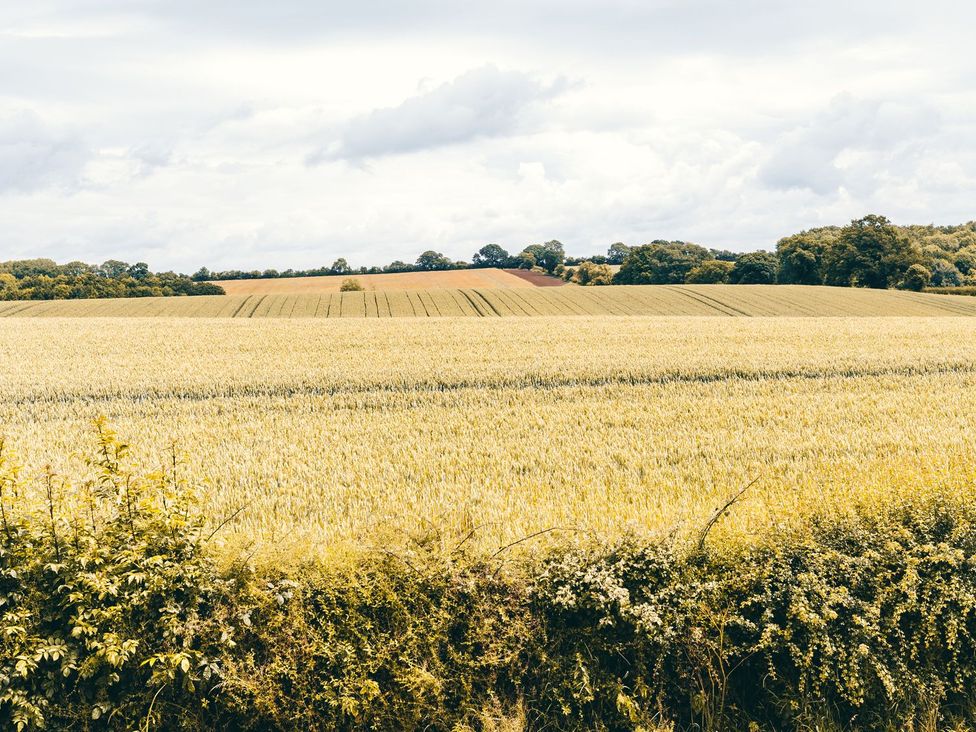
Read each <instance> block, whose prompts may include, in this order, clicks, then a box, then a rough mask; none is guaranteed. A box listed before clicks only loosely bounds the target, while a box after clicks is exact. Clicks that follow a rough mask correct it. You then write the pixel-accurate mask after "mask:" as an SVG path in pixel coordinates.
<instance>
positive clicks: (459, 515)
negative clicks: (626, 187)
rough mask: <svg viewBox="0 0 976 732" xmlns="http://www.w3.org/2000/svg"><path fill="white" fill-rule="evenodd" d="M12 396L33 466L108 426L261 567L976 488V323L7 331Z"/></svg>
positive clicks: (3, 382)
mask: <svg viewBox="0 0 976 732" xmlns="http://www.w3.org/2000/svg"><path fill="white" fill-rule="evenodd" d="M746 292H748V290H746ZM853 294H859V293H853ZM933 297H937V298H938V301H939V302H947V301H948V300H947V297H946V296H933ZM688 299H689V301H690V298H688ZM894 299H896V300H904V301H905V302H908V303H915V302H924V301H925V299H924V298H916V297H912V296H900V295H899V296H898V297H897V298H894ZM0 393H2V394H3V399H2V401H0V433H2V434H5V435H6V437H7V439H8V444H10V445H12V446H14V447H15V448H16V449H17V450H18V452H19V454H20V459H21V460H22V462H23V463H24V465H25V466H26V470H27V471H28V472H31V471H33V472H34V473H36V472H37V471H40V470H41V469H42V468H43V466H45V465H47V464H49V463H50V464H51V465H52V467H53V468H54V469H55V470H58V471H67V470H68V468H69V467H70V466H71V465H72V462H71V460H72V459H71V458H70V456H71V455H72V454H75V453H76V452H77V450H78V446H79V444H85V439H86V437H85V436H86V435H87V434H88V433H89V429H90V424H91V420H92V419H93V418H94V417H95V416H96V415H99V414H104V415H106V416H107V418H108V419H109V420H110V422H111V423H112V424H113V425H114V426H115V427H116V428H117V429H118V431H119V432H120V434H121V435H122V436H123V437H125V438H126V439H127V440H128V441H129V442H130V443H131V444H132V446H133V449H134V451H135V456H136V457H137V458H138V459H139V461H140V462H142V463H144V464H149V465H153V464H156V463H158V462H159V461H161V460H163V459H164V453H165V450H166V447H167V445H169V444H171V443H173V442H174V441H175V442H176V443H177V444H178V445H179V447H180V449H181V451H182V452H183V453H184V454H185V458H186V462H185V470H187V471H189V472H190V474H191V477H192V478H193V479H194V480H195V481H198V482H199V483H200V484H202V485H203V486H205V489H204V497H203V501H204V506H205V509H206V511H207V514H208V515H209V516H211V517H212V518H213V520H215V521H219V520H220V519H221V518H222V517H225V516H228V515H230V514H231V513H233V512H234V511H236V510H237V509H239V508H241V507H246V508H245V509H244V510H243V511H242V513H241V514H240V516H239V517H238V518H236V519H235V520H234V521H233V522H232V524H231V525H230V526H231V528H232V532H233V534H232V535H236V536H238V537H242V538H243V539H244V540H247V541H255V542H257V543H258V545H260V546H261V547H263V548H265V549H267V550H269V551H271V550H274V549H280V550H287V549H289V548H294V546H296V545H300V546H301V547H302V552H308V551H309V550H311V551H316V550H318V551H321V552H326V551H328V550H330V548H334V547H337V546H345V545H356V546H373V545H375V544H377V543H380V542H383V543H384V545H386V544H388V543H389V542H391V541H396V540H397V537H399V536H402V532H403V531H411V530H414V529H415V528H416V527H418V526H424V525H430V524H431V523H433V524H436V525H438V526H443V527H444V528H445V529H449V530H450V531H456V532H464V531H470V530H476V531H475V537H474V538H473V539H472V542H473V545H476V546H478V547H481V548H484V549H485V550H491V549H494V548H497V547H498V546H501V545H503V544H505V543H507V542H511V541H515V540H517V539H519V538H521V537H525V536H527V535H529V534H531V533H532V532H535V531H541V530H545V529H549V528H553V527H559V528H561V529H566V530H571V531H573V532H577V531H578V532H596V533H597V534H599V535H613V534H618V533H620V532H625V531H634V532H637V533H650V534H654V533H655V532H666V531H668V530H670V529H672V528H673V527H678V530H689V531H691V530H694V529H696V528H697V527H699V526H700V525H701V522H702V520H703V518H704V517H705V516H707V515H708V514H709V513H710V512H711V510H712V509H713V508H714V507H715V505H716V503H717V502H719V501H720V500H721V499H722V498H724V497H725V496H727V495H728V494H729V493H731V492H732V491H733V490H735V489H736V488H738V487H740V486H742V485H744V484H745V483H748V482H749V481H752V480H754V479H756V480H757V483H756V484H755V486H754V487H753V488H751V489H750V491H749V493H748V494H747V497H746V500H745V501H744V502H743V503H742V504H741V505H739V506H737V507H736V508H735V511H734V512H733V514H732V515H730V516H729V517H728V519H727V520H726V521H724V522H723V524H722V527H721V531H724V532H731V533H730V534H729V535H734V536H748V535H749V534H750V533H751V532H753V531H755V530H758V529H760V528H762V527H766V526H769V525H770V524H778V523H782V522H788V521H790V520H792V519H794V518H796V517H798V516H802V515H803V513H804V512H805V511H806V510H808V509H810V508H814V507H816V508H818V509H823V508H824V506H830V505H836V507H837V510H839V511H843V510H845V508H847V507H849V506H851V505H853V504H855V503H858V502H870V501H873V500H878V499H881V500H887V499H890V498H891V497H892V496H894V495H895V494H897V493H899V492H900V493H903V494H906V495H908V494H911V495H922V494H925V493H931V492H936V491H938V492H940V493H944V494H946V495H952V494H963V493H964V492H967V491H971V490H972V485H973V482H974V480H976V464H974V462H973V460H972V455H973V453H974V451H976V431H974V430H973V425H974V424H976V321H973V320H970V319H967V318H951V317H949V318H805V319H794V318H780V319H771V318H767V319H745V318H739V319H723V318H696V319H688V318H680V317H676V318H601V317H575V318H570V317H563V318H560V317H553V318H549V319H547V320H545V321H540V320H537V319H528V318H524V319H515V320H507V321H500V320H474V319H429V320H416V321H414V322H413V323H412V324H411V326H410V327H409V328H404V327H403V325H402V323H394V322H390V321H385V320H358V321H356V320H321V321H285V320H278V321H262V320H224V321H218V320H212V319H211V320H207V319H177V318H173V319H156V320H152V319H121V318H112V319H95V318H93V319H87V320H79V319H49V320H29V319H18V318H12V319H7V320H3V321H0ZM75 472H77V471H75ZM554 533H555V532H554ZM391 537H392V538H391ZM533 545H534V544H533V543H532V542H530V543H527V544H526V545H524V546H525V548H530V547H531V546H533Z"/></svg>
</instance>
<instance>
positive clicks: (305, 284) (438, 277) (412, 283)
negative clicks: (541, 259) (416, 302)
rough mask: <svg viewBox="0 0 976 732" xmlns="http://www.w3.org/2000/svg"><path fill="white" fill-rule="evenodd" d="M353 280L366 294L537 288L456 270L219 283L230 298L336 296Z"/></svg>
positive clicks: (507, 277)
mask: <svg viewBox="0 0 976 732" xmlns="http://www.w3.org/2000/svg"><path fill="white" fill-rule="evenodd" d="M347 279H354V280H356V281H357V282H359V284H360V285H361V286H362V287H363V289H365V290H367V291H372V290H383V291H387V290H430V289H462V288H466V289H477V288H481V289H484V288H506V289H511V288H521V289H526V288H531V287H534V285H533V284H532V283H531V282H528V281H526V280H524V279H522V278H521V277H518V276H516V275H514V274H512V273H511V272H506V271H505V270H501V269H495V268H492V267H486V268H483V269H456V270H447V271H435V272H388V273H383V274H366V275H362V274H351V275H325V276H322V277H280V278H272V279H255V280H216V281H215V282H214V284H217V285H220V286H221V287H223V288H224V292H226V293H227V294H228V295H269V294H285V295H298V294H323V293H337V292H339V288H340V287H341V286H342V283H343V282H345V281H346V280H347Z"/></svg>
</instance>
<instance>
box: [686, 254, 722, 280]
mask: <svg viewBox="0 0 976 732" xmlns="http://www.w3.org/2000/svg"><path fill="white" fill-rule="evenodd" d="M732 267H733V264H732V262H726V261H724V260H720V259H709V260H708V261H706V262H702V263H701V264H699V265H698V266H697V267H695V268H694V269H693V270H691V271H690V272H689V273H688V276H687V277H685V282H687V283H688V284H689V285H720V284H723V283H725V282H728V281H729V273H731V272H732Z"/></svg>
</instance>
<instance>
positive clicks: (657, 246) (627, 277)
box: [613, 241, 710, 285]
mask: <svg viewBox="0 0 976 732" xmlns="http://www.w3.org/2000/svg"><path fill="white" fill-rule="evenodd" d="M709 258H710V255H709V253H708V250H707V249H705V248H704V247H700V246H698V245H697V244H686V243H685V242H666V241H655V242H652V243H650V244H645V245H643V246H639V247H634V248H633V249H631V250H630V253H629V254H628V255H627V258H626V259H625V260H624V263H623V265H621V267H620V271H619V272H617V274H616V275H615V276H614V278H613V281H614V284H619V285H673V284H682V283H683V282H684V281H685V278H686V277H687V276H688V273H689V272H691V270H693V269H694V268H695V267H697V266H698V265H700V264H701V263H702V262H704V261H706V260H708V259H709Z"/></svg>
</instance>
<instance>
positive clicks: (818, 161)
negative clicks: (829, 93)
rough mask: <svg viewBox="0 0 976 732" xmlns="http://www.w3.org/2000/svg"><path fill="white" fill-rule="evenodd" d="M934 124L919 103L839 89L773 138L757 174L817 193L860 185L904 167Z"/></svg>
mask: <svg viewBox="0 0 976 732" xmlns="http://www.w3.org/2000/svg"><path fill="white" fill-rule="evenodd" d="M939 125H940V120H939V115H938V113H937V112H936V111H935V110H932V109H929V108H927V106H926V105H924V104H921V103H917V102H916V103H913V104H906V103H902V102H891V101H884V100H865V99H857V98H855V97H853V96H852V95H850V94H843V95H841V96H838V97H836V98H835V99H834V100H833V101H832V102H831V103H830V105H829V106H828V107H827V108H826V109H825V110H823V111H821V112H820V113H818V114H817V115H816V116H815V117H813V119H811V120H809V121H808V122H804V123H801V124H799V125H798V126H795V127H793V128H792V129H789V130H787V131H786V132H784V133H782V134H781V135H780V136H779V137H778V138H777V139H775V140H774V141H773V142H772V144H770V145H769V146H768V149H769V152H768V154H767V158H766V160H765V162H764V164H763V165H762V167H761V168H760V170H759V178H760V180H761V182H762V183H763V184H764V185H766V186H768V187H770V188H774V189H780V190H790V189H801V190H802V189H806V190H809V191H812V192H814V193H816V194H818V195H828V194H832V193H835V192H837V191H838V190H839V189H841V188H847V189H851V190H863V189H864V188H865V187H866V186H868V185H869V184H870V183H871V182H872V181H876V180H877V179H878V178H880V177H883V176H885V175H887V174H892V173H902V174H904V173H905V172H907V171H906V170H905V165H906V162H907V158H909V157H911V152H912V148H913V147H914V146H917V145H918V144H920V143H921V142H923V141H924V140H926V139H927V138H930V137H932V136H933V135H935V134H936V133H937V132H938V130H939Z"/></svg>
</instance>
